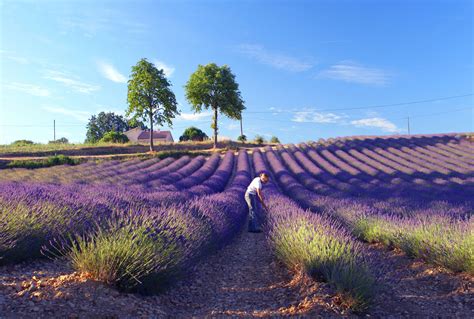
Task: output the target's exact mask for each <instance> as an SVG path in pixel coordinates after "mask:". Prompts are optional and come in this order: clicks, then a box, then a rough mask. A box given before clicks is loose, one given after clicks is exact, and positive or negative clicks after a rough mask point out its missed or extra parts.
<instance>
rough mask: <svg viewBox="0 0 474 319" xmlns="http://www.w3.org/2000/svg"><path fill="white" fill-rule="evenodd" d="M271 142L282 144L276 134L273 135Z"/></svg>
mask: <svg viewBox="0 0 474 319" xmlns="http://www.w3.org/2000/svg"><path fill="white" fill-rule="evenodd" d="M270 143H274V144H280V139H279V138H278V137H276V136H272V138H271V139H270Z"/></svg>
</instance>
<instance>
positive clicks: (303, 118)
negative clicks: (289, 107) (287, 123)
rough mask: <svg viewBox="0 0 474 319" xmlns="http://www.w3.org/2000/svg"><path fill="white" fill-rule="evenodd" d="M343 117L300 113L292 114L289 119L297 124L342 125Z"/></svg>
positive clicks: (307, 112)
mask: <svg viewBox="0 0 474 319" xmlns="http://www.w3.org/2000/svg"><path fill="white" fill-rule="evenodd" d="M345 118H346V116H345V115H342V114H335V113H322V112H316V111H301V112H297V113H295V114H294V116H293V118H292V119H291V120H292V121H293V122H299V123H339V124H342V122H343V121H344V119H345Z"/></svg>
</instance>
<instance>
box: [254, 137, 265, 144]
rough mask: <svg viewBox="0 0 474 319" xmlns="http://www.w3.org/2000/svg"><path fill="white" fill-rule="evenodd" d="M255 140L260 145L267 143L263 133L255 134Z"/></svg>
mask: <svg viewBox="0 0 474 319" xmlns="http://www.w3.org/2000/svg"><path fill="white" fill-rule="evenodd" d="M253 141H254V142H255V143H257V144H259V145H261V144H263V143H265V139H264V138H263V136H261V135H255V138H254V140H253Z"/></svg>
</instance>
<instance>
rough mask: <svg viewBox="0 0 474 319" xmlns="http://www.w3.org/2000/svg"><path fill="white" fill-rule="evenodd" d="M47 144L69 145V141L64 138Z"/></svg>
mask: <svg viewBox="0 0 474 319" xmlns="http://www.w3.org/2000/svg"><path fill="white" fill-rule="evenodd" d="M48 144H69V140H68V139H67V138H65V137H61V138H59V139H57V140H55V141H49V142H48Z"/></svg>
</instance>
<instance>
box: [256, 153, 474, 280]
mask: <svg viewBox="0 0 474 319" xmlns="http://www.w3.org/2000/svg"><path fill="white" fill-rule="evenodd" d="M265 157H266V158H267V160H268V163H269V166H270V168H271V170H272V172H273V174H274V176H275V178H276V180H277V181H278V183H279V185H280V187H281V188H282V189H283V190H284V191H285V193H286V194H288V195H289V196H290V197H292V198H293V199H294V200H295V201H296V202H298V203H299V204H300V205H301V206H302V207H304V208H308V209H311V210H312V211H314V212H316V213H319V214H323V215H328V216H332V217H333V218H336V219H337V220H338V221H339V222H341V223H342V224H343V225H344V226H345V228H347V229H348V230H350V231H351V233H352V234H353V235H355V236H356V237H359V238H360V239H362V240H364V241H369V242H380V243H383V244H385V245H387V246H390V247H398V248H400V249H402V250H404V251H405V252H406V253H407V254H408V255H409V256H414V257H420V258H423V259H425V260H427V261H429V262H432V263H434V264H437V265H441V266H444V267H447V268H450V269H452V270H454V271H467V272H470V273H474V252H473V250H472V247H474V218H473V210H474V205H473V202H472V197H467V198H464V200H459V199H462V197H460V198H458V201H456V202H452V201H439V200H438V199H437V198H434V199H433V198H431V200H428V199H429V196H427V197H425V198H423V197H420V194H414V195H413V194H410V196H399V197H392V198H390V199H389V200H386V199H384V200H379V199H377V196H374V197H372V198H358V197H351V196H346V197H345V198H340V197H338V196H327V195H326V196H321V195H318V187H319V183H318V181H317V180H316V179H315V178H314V177H313V176H312V175H311V174H308V173H306V172H305V171H304V170H303V169H302V167H301V166H300V165H299V163H298V162H297V161H296V160H294V159H293V158H292V157H291V156H290V154H288V152H286V151H285V150H283V149H280V150H279V152H277V153H276V152H274V151H273V150H272V149H270V148H267V149H266V151H265ZM285 166H286V167H285ZM420 198H423V201H420Z"/></svg>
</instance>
